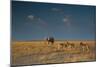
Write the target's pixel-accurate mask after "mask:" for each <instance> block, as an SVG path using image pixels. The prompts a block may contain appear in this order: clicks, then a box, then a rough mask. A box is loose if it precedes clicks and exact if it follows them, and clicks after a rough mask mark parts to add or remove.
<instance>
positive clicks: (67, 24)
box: [62, 16, 71, 27]
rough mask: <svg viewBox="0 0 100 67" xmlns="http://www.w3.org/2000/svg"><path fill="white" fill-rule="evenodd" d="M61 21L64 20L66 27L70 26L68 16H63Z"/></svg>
mask: <svg viewBox="0 0 100 67" xmlns="http://www.w3.org/2000/svg"><path fill="white" fill-rule="evenodd" d="M62 21H63V22H64V24H65V25H66V26H67V27H70V26H71V22H70V19H69V17H68V16H66V17H64V18H63V19H62Z"/></svg>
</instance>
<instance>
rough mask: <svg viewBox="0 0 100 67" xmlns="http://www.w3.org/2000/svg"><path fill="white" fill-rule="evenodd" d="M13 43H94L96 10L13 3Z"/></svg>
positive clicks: (61, 5)
mask: <svg viewBox="0 0 100 67" xmlns="http://www.w3.org/2000/svg"><path fill="white" fill-rule="evenodd" d="M11 24H12V31H11V33H12V39H13V40H43V39H44V38H46V37H50V36H52V37H54V38H55V39H56V40H95V33H96V32H95V29H96V7H95V6H86V5H71V4H57V3H56V4H55V3H40V2H23V1H12V23H11Z"/></svg>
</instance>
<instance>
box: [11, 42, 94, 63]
mask: <svg viewBox="0 0 100 67" xmlns="http://www.w3.org/2000/svg"><path fill="white" fill-rule="evenodd" d="M68 42H71V43H74V44H75V47H74V48H65V47H64V48H61V47H60V48H58V47H59V43H66V41H55V43H54V44H53V45H48V44H47V42H46V41H27V42H24V41H20V42H19V41H16V42H12V44H11V53H12V65H30V64H46V63H65V62H77V61H95V57H96V55H95V48H96V44H95V41H82V42H84V43H88V46H89V51H84V52H83V51H82V49H81V48H80V45H79V43H80V42H81V41H68Z"/></svg>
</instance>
